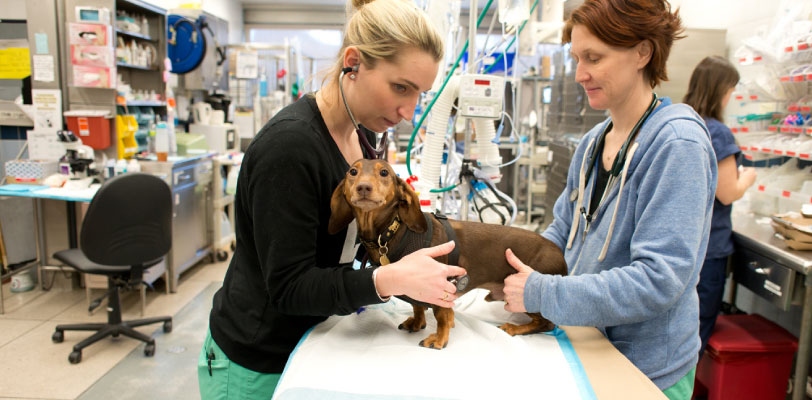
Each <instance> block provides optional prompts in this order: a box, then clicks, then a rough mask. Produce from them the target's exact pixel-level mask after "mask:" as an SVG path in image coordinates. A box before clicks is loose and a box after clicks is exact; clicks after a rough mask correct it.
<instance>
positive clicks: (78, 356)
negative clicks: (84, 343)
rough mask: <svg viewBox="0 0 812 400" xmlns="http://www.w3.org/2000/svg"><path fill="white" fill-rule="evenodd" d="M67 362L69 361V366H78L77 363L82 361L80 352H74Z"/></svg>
mask: <svg viewBox="0 0 812 400" xmlns="http://www.w3.org/2000/svg"><path fill="white" fill-rule="evenodd" d="M68 361H70V363H71V364H79V361H82V352H81V351H76V350H74V351H73V352H72V353H70V355H69V356H68Z"/></svg>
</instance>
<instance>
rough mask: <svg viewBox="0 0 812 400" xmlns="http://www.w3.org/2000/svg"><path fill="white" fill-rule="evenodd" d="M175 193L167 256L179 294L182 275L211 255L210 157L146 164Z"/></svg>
mask: <svg viewBox="0 0 812 400" xmlns="http://www.w3.org/2000/svg"><path fill="white" fill-rule="evenodd" d="M141 170H142V171H143V172H149V173H152V174H156V175H159V176H161V177H163V178H164V179H166V180H167V183H169V186H170V187H171V189H172V202H173V210H172V211H173V213H172V249H171V250H170V251H169V255H168V256H167V263H168V266H169V290H170V291H172V292H175V291H177V286H178V279H179V278H180V274H181V273H183V272H184V271H186V270H187V269H188V268H189V267H191V266H193V265H195V264H196V263H198V262H199V261H200V260H201V259H203V258H204V257H206V256H207V255H210V254H211V249H212V247H211V232H210V231H211V228H210V227H209V218H208V215H209V214H210V213H211V210H212V204H211V182H212V160H211V157H210V155H206V156H200V157H193V158H184V159H180V160H177V161H167V162H157V161H155V162H153V161H148V162H144V163H142V166H141Z"/></svg>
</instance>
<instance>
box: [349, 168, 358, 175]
mask: <svg viewBox="0 0 812 400" xmlns="http://www.w3.org/2000/svg"><path fill="white" fill-rule="evenodd" d="M350 175H352V176H355V175H358V170H357V169H355V168H352V169H350Z"/></svg>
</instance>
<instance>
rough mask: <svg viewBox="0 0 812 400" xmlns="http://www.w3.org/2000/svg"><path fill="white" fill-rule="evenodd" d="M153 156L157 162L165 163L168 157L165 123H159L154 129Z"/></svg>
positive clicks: (167, 138)
mask: <svg viewBox="0 0 812 400" xmlns="http://www.w3.org/2000/svg"><path fill="white" fill-rule="evenodd" d="M155 154H156V155H157V156H158V161H166V159H167V157H169V132H168V131H167V127H166V122H159V123H158V126H157V127H156V128H155Z"/></svg>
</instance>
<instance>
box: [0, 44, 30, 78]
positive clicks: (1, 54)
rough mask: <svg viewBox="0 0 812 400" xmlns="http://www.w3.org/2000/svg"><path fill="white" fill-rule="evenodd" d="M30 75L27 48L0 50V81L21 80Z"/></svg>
mask: <svg viewBox="0 0 812 400" xmlns="http://www.w3.org/2000/svg"><path fill="white" fill-rule="evenodd" d="M29 75H31V58H30V57H29V55H28V47H9V48H6V49H0V79H23V78H25V77H26V76H29Z"/></svg>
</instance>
